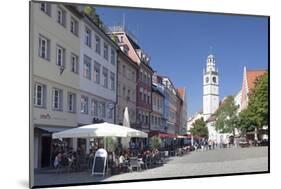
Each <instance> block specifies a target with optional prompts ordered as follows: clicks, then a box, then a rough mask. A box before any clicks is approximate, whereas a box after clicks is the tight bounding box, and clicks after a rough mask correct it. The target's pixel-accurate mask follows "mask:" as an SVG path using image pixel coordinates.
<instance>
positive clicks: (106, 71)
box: [102, 67, 108, 88]
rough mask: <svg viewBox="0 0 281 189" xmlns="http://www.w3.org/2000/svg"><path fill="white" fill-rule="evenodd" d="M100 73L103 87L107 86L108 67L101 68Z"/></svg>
mask: <svg viewBox="0 0 281 189" xmlns="http://www.w3.org/2000/svg"><path fill="white" fill-rule="evenodd" d="M102 75H103V87H104V88H107V87H108V69H106V68H105V67H103V68H102Z"/></svg>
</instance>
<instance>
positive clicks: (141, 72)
mask: <svg viewBox="0 0 281 189" xmlns="http://www.w3.org/2000/svg"><path fill="white" fill-rule="evenodd" d="M142 77H143V71H142V69H141V70H140V77H139V78H140V79H139V80H140V81H142Z"/></svg>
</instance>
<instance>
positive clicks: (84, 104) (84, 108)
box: [80, 95, 89, 114]
mask: <svg viewBox="0 0 281 189" xmlns="http://www.w3.org/2000/svg"><path fill="white" fill-rule="evenodd" d="M88 112H89V97H87V96H84V95H82V96H81V98H80V113H81V114H88Z"/></svg>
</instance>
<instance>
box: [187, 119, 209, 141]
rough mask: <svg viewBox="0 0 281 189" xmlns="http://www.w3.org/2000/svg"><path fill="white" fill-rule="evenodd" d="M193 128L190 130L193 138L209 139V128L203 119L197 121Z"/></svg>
mask: <svg viewBox="0 0 281 189" xmlns="http://www.w3.org/2000/svg"><path fill="white" fill-rule="evenodd" d="M192 126H193V127H192V128H191V129H190V133H191V134H192V135H193V136H199V137H203V138H208V128H207V127H206V123H205V122H204V119H203V118H200V119H197V120H195V122H194V123H193V124H192Z"/></svg>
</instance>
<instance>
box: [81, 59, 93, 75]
mask: <svg viewBox="0 0 281 189" xmlns="http://www.w3.org/2000/svg"><path fill="white" fill-rule="evenodd" d="M87 59H88V60H89V62H86V60H87ZM91 64H92V59H91V58H90V57H88V56H86V55H84V63H83V76H84V77H85V78H87V79H89V80H91V67H92V66H91Z"/></svg>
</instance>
